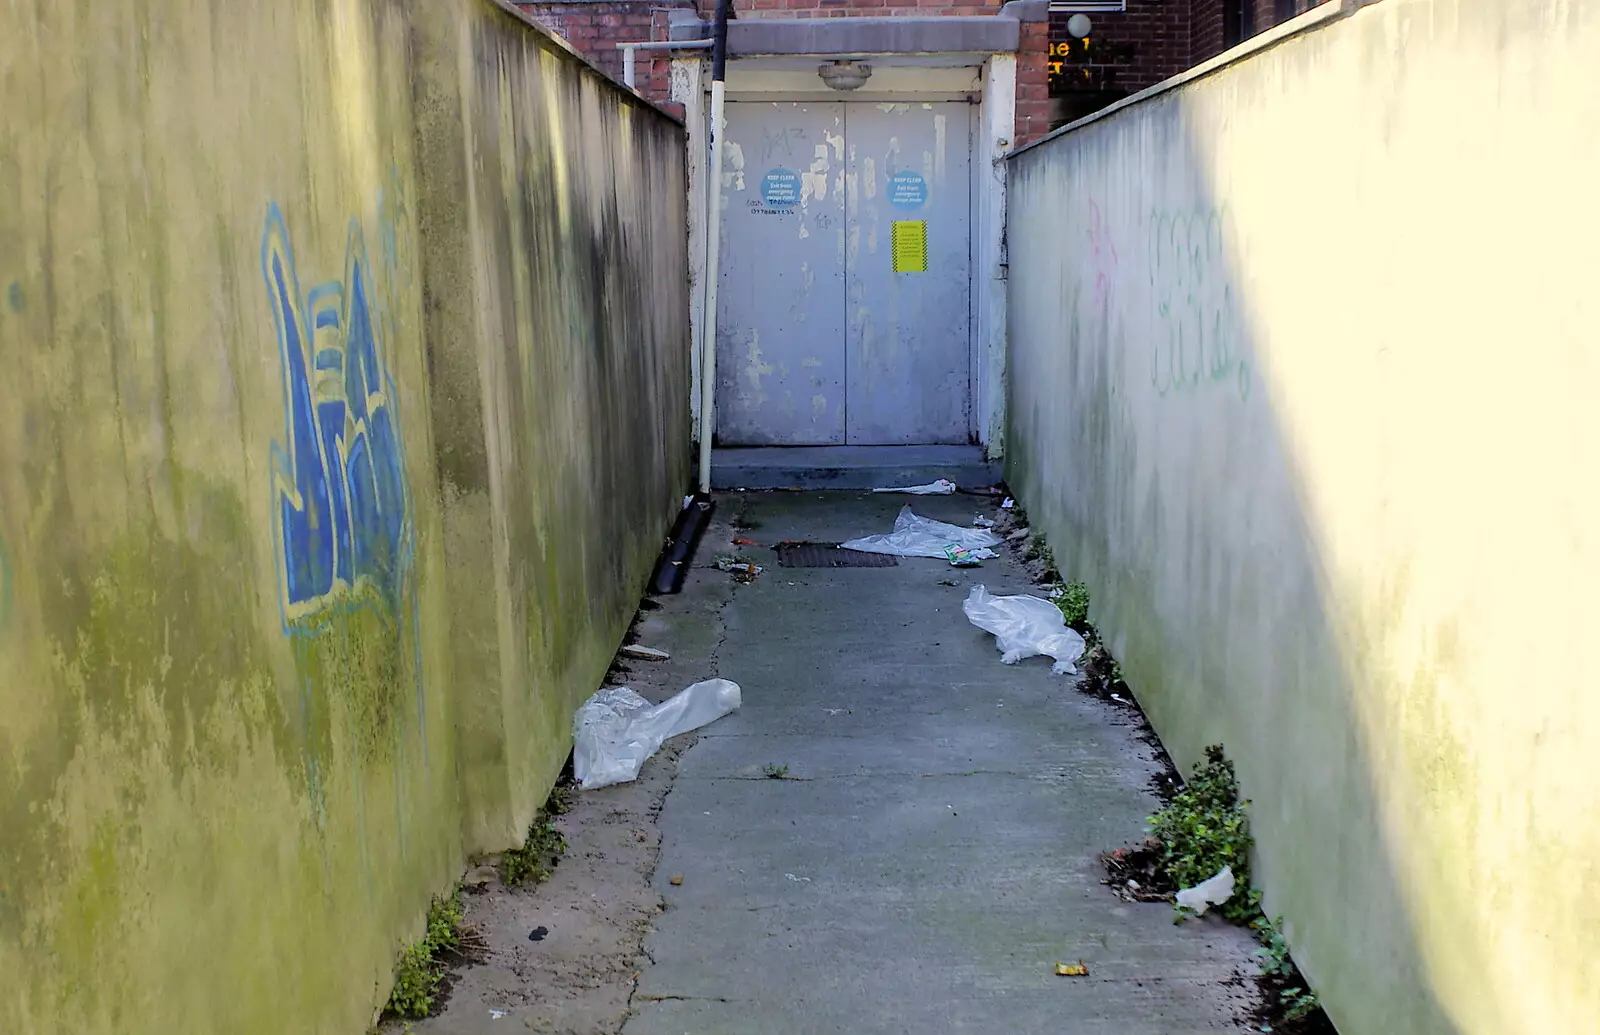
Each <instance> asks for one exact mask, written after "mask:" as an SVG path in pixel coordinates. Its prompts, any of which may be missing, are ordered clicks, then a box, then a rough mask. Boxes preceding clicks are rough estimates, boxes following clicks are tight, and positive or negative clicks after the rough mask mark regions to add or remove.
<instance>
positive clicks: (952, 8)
mask: <svg viewBox="0 0 1600 1035" xmlns="http://www.w3.org/2000/svg"><path fill="white" fill-rule="evenodd" d="M1001 2H1002V0H988V2H984V0H923V2H921V3H917V2H908V0H733V9H734V10H735V11H736V12H738V16H739V17H740V18H848V17H851V16H853V15H854V16H871V17H877V18H885V17H892V16H895V15H902V16H905V15H930V14H941V15H963V14H965V15H986V14H994V13H995V12H996V11H998V10H1000V4H1001ZM715 8H716V5H715V4H714V3H705V2H702V3H701V4H700V10H701V17H704V18H710V17H711V15H712V13H713V12H714V11H715Z"/></svg>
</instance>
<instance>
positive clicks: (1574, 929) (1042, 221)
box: [1007, 0, 1600, 1035]
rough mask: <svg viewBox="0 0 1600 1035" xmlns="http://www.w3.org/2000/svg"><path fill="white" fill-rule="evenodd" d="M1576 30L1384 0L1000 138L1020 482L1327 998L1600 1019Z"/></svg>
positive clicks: (1511, 13)
mask: <svg viewBox="0 0 1600 1035" xmlns="http://www.w3.org/2000/svg"><path fill="white" fill-rule="evenodd" d="M1596 54H1600V2H1596V0H1527V2H1523V3H1516V4H1504V3H1495V2H1490V0H1431V2H1430V0H1384V2H1382V3H1379V4H1376V5H1374V6H1370V7H1366V8H1364V9H1362V10H1359V11H1357V12H1356V13H1354V14H1353V15H1352V16H1350V17H1348V18H1343V19H1338V20H1334V21H1332V22H1329V23H1328V24H1326V25H1323V26H1322V27H1320V28H1316V29H1314V30H1312V31H1308V32H1305V33H1303V34H1301V35H1298V36H1295V37H1293V38H1291V39H1289V40H1287V41H1286V42H1283V43H1280V44H1279V45H1277V46H1275V47H1272V48H1271V49H1267V50H1265V51H1264V52H1261V53H1258V54H1256V55H1254V56H1252V57H1250V58H1248V59H1247V60H1244V61H1242V62H1240V63H1237V64H1233V65H1231V66H1228V67H1226V68H1224V69H1222V70H1220V71H1217V72H1214V73H1213V74H1210V75H1207V76H1204V77H1202V78H1199V79H1197V80H1195V81H1192V82H1189V83H1187V84H1186V85H1183V86H1182V87H1180V88H1177V89H1173V90H1169V91H1167V92H1164V93H1161V94H1159V95H1157V96H1153V97H1151V98H1149V99H1146V100H1143V101H1140V102H1138V103H1135V104H1133V105H1132V106H1130V107H1128V108H1126V109H1124V110H1122V111H1120V112H1117V113H1115V114H1113V115H1111V116H1109V117H1107V118H1104V119H1102V120H1100V121H1096V122H1092V123H1089V124H1087V125H1085V126H1083V127H1081V128H1079V129H1076V130H1074V131H1072V132H1070V133H1067V134H1065V135H1064V136H1061V137H1059V138H1056V139H1053V140H1049V141H1046V142H1045V143H1043V144H1042V145H1040V146H1039V147H1037V148H1035V149H1033V150H1030V151H1026V152H1023V153H1022V154H1020V155H1019V156H1017V157H1016V158H1014V159H1013V160H1012V162H1011V171H1012V175H1013V180H1012V185H1011V209H1010V248H1011V252H1010V262H1011V265H1010V271H1011V281H1012V282H1011V292H1012V294H1011V300H1012V303H1011V304H1012V308H1011V330H1012V351H1011V357H1010V362H1011V366H1010V379H1011V380H1010V414H1011V419H1010V426H1009V435H1008V440H1007V446H1008V449H1007V456H1008V458H1009V477H1010V481H1011V485H1012V486H1013V487H1014V489H1015V490H1016V492H1017V493H1018V495H1019V496H1020V497H1021V499H1022V500H1023V502H1024V503H1025V504H1026V506H1027V507H1028V509H1029V511H1030V513H1031V514H1032V516H1033V517H1034V519H1035V520H1036V521H1037V522H1038V523H1039V524H1040V525H1041V526H1042V527H1043V528H1044V529H1046V530H1047V532H1048V534H1049V537H1050V541H1051V545H1052V546H1053V548H1054V551H1055V555H1056V557H1057V559H1058V560H1059V562H1060V566H1061V569H1062V571H1063V572H1064V573H1066V574H1067V575H1068V576H1069V577H1081V578H1083V579H1085V580H1086V581H1087V582H1088V583H1089V584H1090V585H1091V587H1092V588H1093V592H1094V608H1093V618H1094V620H1095V621H1096V622H1097V623H1098V624H1099V625H1100V627H1101V628H1102V629H1103V630H1104V631H1105V632H1106V633H1107V634H1108V636H1109V638H1110V640H1111V643H1112V646H1113V649H1114V650H1115V652H1116V653H1117V654H1118V656H1119V657H1120V658H1121V659H1122V663H1123V666H1124V669H1125V670H1126V671H1127V673H1128V678H1129V681H1130V683H1131V684H1132V685H1133V687H1134V688H1135V689H1136V690H1137V691H1138V692H1139V694H1140V698H1141V700H1142V701H1143V702H1144V703H1145V704H1146V706H1147V708H1148V709H1149V711H1150V713H1151V716H1152V718H1153V719H1154V721H1155V724H1156V726H1157V728H1158V729H1159V731H1160V732H1161V735H1162V737H1163V739H1164V740H1165V742H1166V743H1167V745H1168V746H1169V747H1170V748H1171V749H1172V750H1173V753H1174V754H1175V755H1176V756H1177V758H1178V760H1179V762H1180V763H1181V764H1184V765H1185V766H1187V765H1188V764H1189V763H1191V762H1193V761H1194V760H1195V759H1196V758H1197V756H1198V755H1199V753H1200V751H1201V748H1202V747H1203V746H1204V745H1205V744H1208V743H1212V742H1218V741H1220V742H1223V743H1225V744H1226V746H1227V748H1228V750H1229V752H1230V753H1231V754H1232V755H1233V756H1234V757H1235V758H1236V759H1237V760H1238V765H1239V772H1240V777H1241V780H1242V782H1243V784H1244V788H1245V791H1246V792H1247V794H1248V795H1249V796H1250V797H1251V798H1253V799H1254V807H1253V810H1252V815H1253V818H1254V823H1255V827H1256V831H1257V835H1258V838H1259V855H1260V873H1259V876H1260V879H1261V882H1262V883H1263V884H1264V886H1265V888H1266V890H1267V905H1268V908H1269V909H1270V910H1272V911H1275V912H1282V913H1284V914H1285V915H1286V916H1287V918H1288V920H1289V930H1290V934H1291V940H1292V942H1293V944H1294V947H1295V950H1296V955H1297V958H1298V959H1299V960H1300V961H1301V963H1302V964H1303V966H1304V969H1305V970H1306V972H1307V973H1308V975H1309V976H1310V978H1311V979H1312V980H1313V982H1314V983H1315V984H1316V985H1317V987H1318V988H1319V990H1320V991H1321V993H1322V995H1323V998H1324V1000H1325V1001H1326V1003H1327V1005H1328V1009H1329V1012H1330V1014H1331V1015H1332V1016H1333V1019H1334V1020H1335V1022H1336V1023H1337V1024H1338V1025H1339V1028H1340V1030H1341V1031H1343V1032H1345V1033H1346V1035H1389V1033H1396V1032H1406V1033H1413V1035H1432V1033H1445V1032H1459V1033H1472V1035H1480V1033H1481V1035H1491V1033H1492V1035H1521V1033H1534V1032H1540V1033H1543V1032H1554V1031H1586V1030H1590V1029H1592V1028H1593V1027H1594V1024H1595V1020H1594V1018H1595V1017H1596V1016H1600V899H1597V898H1596V896H1595V895H1594V893H1593V891H1594V888H1595V887H1596V886H1597V881H1600V826H1597V825H1596V823H1595V818H1594V817H1595V816H1596V815H1597V814H1600V812H1597V810H1600V760H1597V756H1596V753H1595V750H1594V741H1595V740H1596V739H1597V738H1600V696H1597V695H1596V694H1595V693H1594V687H1595V685H1596V682H1597V679H1600V660H1597V658H1600V656H1597V655H1596V654H1595V653H1594V651H1592V650H1591V649H1590V646H1589V645H1590V641H1592V639H1593V636H1592V633H1591V631H1590V627H1591V626H1592V625H1593V624H1594V622H1595V619H1596V618H1597V616H1600V615H1597V608H1596V606H1595V603H1594V601H1595V594H1594V586H1595V585H1596V584H1597V583H1600V555H1597V554H1596V553H1595V551H1594V549H1593V547H1592V543H1593V541H1594V534H1595V529H1596V528H1600V493H1597V491H1596V488H1595V480H1594V478H1593V476H1592V469H1593V466H1594V453H1595V450H1596V447H1597V445H1600V411H1597V410H1596V409H1595V408H1594V407H1593V406H1592V404H1590V402H1589V399H1588V392H1589V388H1590V386H1591V385H1592V384H1593V382H1594V379H1595V376H1596V375H1597V374H1600V348H1597V339H1596V336H1595V327H1596V326H1597V324H1600V295H1597V294H1596V292H1595V284H1596V283H1600V253H1597V251H1596V249H1595V247H1594V241H1596V240H1600V206H1597V205H1596V204H1595V202H1594V190H1595V184H1596V183H1600V134H1597V132H1596V129H1595V127H1596V126H1600V79H1597V78H1596V76H1595V73H1594V58H1595V55H1596Z"/></svg>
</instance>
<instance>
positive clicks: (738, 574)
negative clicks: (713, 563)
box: [717, 557, 767, 583]
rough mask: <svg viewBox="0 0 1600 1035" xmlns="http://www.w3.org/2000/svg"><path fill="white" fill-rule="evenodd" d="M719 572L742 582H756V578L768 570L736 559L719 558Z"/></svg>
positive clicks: (750, 562)
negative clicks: (723, 572)
mask: <svg viewBox="0 0 1600 1035" xmlns="http://www.w3.org/2000/svg"><path fill="white" fill-rule="evenodd" d="M717 570H718V571H725V572H727V573H728V574H730V575H732V576H733V577H734V578H735V579H737V580H739V581H740V582H745V583H749V582H754V581H755V580H756V576H757V575H760V574H761V573H762V572H764V571H766V570H767V569H765V568H763V567H762V566H761V565H759V564H756V563H754V562H752V561H741V560H739V559H737V558H734V557H718V558H717Z"/></svg>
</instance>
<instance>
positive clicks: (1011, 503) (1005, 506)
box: [1000, 496, 1017, 510]
mask: <svg viewBox="0 0 1600 1035" xmlns="http://www.w3.org/2000/svg"><path fill="white" fill-rule="evenodd" d="M1016 505H1017V501H1016V500H1014V499H1012V498H1011V497H1010V496H1007V497H1006V498H1005V500H1004V501H1003V502H1001V504H1000V509H1001V510H1010V509H1012V508H1013V507H1015V506H1016Z"/></svg>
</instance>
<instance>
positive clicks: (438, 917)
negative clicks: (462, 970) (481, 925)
mask: <svg viewBox="0 0 1600 1035" xmlns="http://www.w3.org/2000/svg"><path fill="white" fill-rule="evenodd" d="M464 919H465V913H464V911H463V910H462V907H461V889H460V888H459V887H458V888H456V889H455V890H453V891H451V892H450V894H448V895H444V896H442V897H440V898H436V899H434V900H433V904H432V905H430V906H429V907H428V924H427V928H426V930H425V931H424V932H423V935H422V937H421V939H419V940H418V941H415V942H412V943H411V944H410V945H407V946H406V947H405V948H404V949H402V950H401V952H400V962H399V963H398V964H397V965H396V966H395V973H394V990H393V991H392V992H390V993H389V1004H388V1006H387V1007H386V1009H387V1011H388V1012H389V1013H392V1014H394V1015H396V1016H398V1017H412V1018H420V1017H426V1016H428V1015H429V1014H430V1013H432V1012H433V1006H434V1002H435V1001H436V999H437V998H438V995H439V992H440V991H441V990H442V988H443V986H444V981H445V977H446V974H447V971H446V969H445V964H444V960H443V956H444V954H445V953H447V952H456V953H459V952H460V949H461V941H462V937H463V928H462V921H463V920H464Z"/></svg>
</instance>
